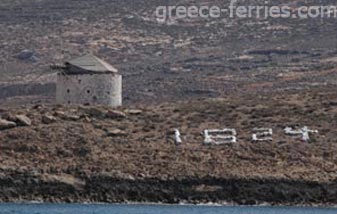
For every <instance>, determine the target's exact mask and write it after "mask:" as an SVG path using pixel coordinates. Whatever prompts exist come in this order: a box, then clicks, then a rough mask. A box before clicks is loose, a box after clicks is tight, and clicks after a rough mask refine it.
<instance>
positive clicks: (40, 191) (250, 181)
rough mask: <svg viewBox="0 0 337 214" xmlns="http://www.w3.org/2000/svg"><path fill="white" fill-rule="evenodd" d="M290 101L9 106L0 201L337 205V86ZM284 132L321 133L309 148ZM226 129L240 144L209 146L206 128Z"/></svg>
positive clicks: (2, 137)
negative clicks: (267, 134)
mask: <svg viewBox="0 0 337 214" xmlns="http://www.w3.org/2000/svg"><path fill="white" fill-rule="evenodd" d="M322 90H324V93H323V92H322ZM288 93H289V95H287V94H274V95H273V96H272V97H271V96H263V95H258V94H255V95H254V96H244V95H242V96H240V97H230V96H228V97H225V98H222V99H207V100H197V101H192V102H190V101H188V102H180V103H176V104H172V103H164V104H160V105H155V106H141V105H139V106H127V107H124V108H120V109H109V108H105V107H90V106H52V105H50V106H49V105H35V106H30V107H21V108H19V107H17V108H6V107H3V108H1V110H0V116H1V118H2V119H1V120H0V129H1V131H0V200H1V201H23V200H38V201H54V202H57V201H66V202H73V201H77V202H81V201H82V202H83V201H87V202H89V201H90V202H94V201H95V202H126V201H138V202H145V201H147V202H149V201H150V202H167V203H178V202H191V203H194V202H209V201H213V202H224V201H228V202H234V203H239V204H256V203H263V202H268V203H271V204H337V183H336V181H337V180H336V179H337V173H336V171H337V156H336V152H337V145H336V136H337V131H336V130H337V122H336V121H337V120H336V116H337V92H336V88H321V89H320V90H310V91H303V92H301V93H295V92H291V91H289V92H288ZM286 126H291V127H296V126H297V127H302V126H308V127H310V128H312V129H317V130H318V131H319V134H312V135H311V136H310V137H311V141H310V142H308V143H305V142H302V141H301V140H299V139H296V138H293V137H290V136H287V135H285V134H284V132H283V128H284V127H286ZM225 127H228V128H235V129H236V130H237V132H238V143H237V144H233V145H222V146H215V145H203V136H202V135H201V132H202V131H203V130H204V129H207V128H225ZM255 127H270V128H273V130H274V134H273V138H274V140H273V141H272V142H255V143H253V142H251V133H252V132H251V131H252V129H253V128H255ZM173 128H179V130H180V131H181V134H182V141H183V143H182V144H181V145H176V144H174V142H173V141H172V140H171V137H172V136H173V135H172V134H171V132H170V131H171V130H172V129H173Z"/></svg>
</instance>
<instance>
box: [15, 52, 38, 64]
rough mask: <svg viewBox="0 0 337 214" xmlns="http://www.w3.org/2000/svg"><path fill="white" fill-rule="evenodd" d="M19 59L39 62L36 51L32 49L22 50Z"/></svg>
mask: <svg viewBox="0 0 337 214" xmlns="http://www.w3.org/2000/svg"><path fill="white" fill-rule="evenodd" d="M16 58H17V59H19V60H23V61H28V62H37V61H38V58H37V56H36V53H35V52H34V51H32V50H27V49H25V50H22V51H21V52H20V53H18V55H17V56H16Z"/></svg>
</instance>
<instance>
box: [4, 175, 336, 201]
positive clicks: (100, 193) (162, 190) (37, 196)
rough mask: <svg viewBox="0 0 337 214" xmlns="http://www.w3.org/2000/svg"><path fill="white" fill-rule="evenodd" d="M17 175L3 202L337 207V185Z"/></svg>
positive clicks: (7, 182) (6, 181)
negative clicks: (80, 183) (74, 179)
mask: <svg viewBox="0 0 337 214" xmlns="http://www.w3.org/2000/svg"><path fill="white" fill-rule="evenodd" d="M17 176H18V175H17ZM17 176H14V177H12V178H8V177H7V178H4V177H2V178H1V179H0V183H1V184H5V185H1V187H0V190H1V193H0V201H1V202H2V203H32V202H33V203H84V204H97V203H102V204H148V205H149V204H152V205H165V204H167V205H169V204H170V205H199V206H242V205H245V206H299V207H336V205H337V198H336V197H334V196H335V193H334V192H332V191H329V190H331V189H336V185H337V183H335V182H330V183H319V182H310V181H291V180H280V179H269V180H268V179H219V178H203V179H202V178H198V179H196V178H189V179H181V180H169V181H168V180H159V179H142V180H125V179H118V178H117V179H116V178H111V177H110V178H109V177H92V178H86V179H85V184H83V186H78V184H76V183H73V184H71V183H69V182H68V183H64V182H63V183H62V182H60V181H51V182H46V181H42V180H41V179H40V178H39V176H34V177H27V176H22V175H21V176H18V177H17ZM32 181H35V183H34V182H32ZM200 187H203V188H205V189H207V191H206V190H201V189H200ZM215 187H216V188H215ZM220 187H221V188H220ZM211 189H212V190H213V191H211Z"/></svg>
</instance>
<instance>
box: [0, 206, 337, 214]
mask: <svg viewBox="0 0 337 214" xmlns="http://www.w3.org/2000/svg"><path fill="white" fill-rule="evenodd" d="M227 213H228V214H337V209H335V208H311V207H303V208H301V207H247V206H236V207H228V206H197V205H196V206H192V205H180V206H178V205H177V206H176V205H85V204H1V205H0V214H227Z"/></svg>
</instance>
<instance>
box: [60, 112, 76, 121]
mask: <svg viewBox="0 0 337 214" xmlns="http://www.w3.org/2000/svg"><path fill="white" fill-rule="evenodd" d="M54 115H55V116H57V117H59V118H61V119H62V120H73V121H77V120H79V119H81V117H80V116H78V115H74V114H67V113H65V112H63V111H55V114H54Z"/></svg>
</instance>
